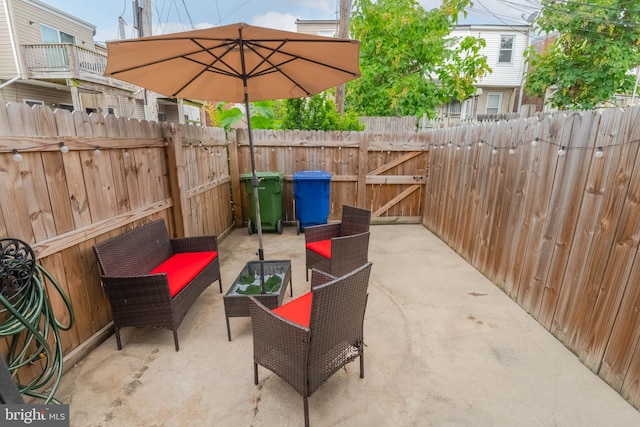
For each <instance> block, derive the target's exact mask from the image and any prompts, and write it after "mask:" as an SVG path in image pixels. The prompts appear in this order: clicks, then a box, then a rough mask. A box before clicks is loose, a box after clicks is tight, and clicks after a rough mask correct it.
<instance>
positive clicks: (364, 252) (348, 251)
mask: <svg viewBox="0 0 640 427" xmlns="http://www.w3.org/2000/svg"><path fill="white" fill-rule="evenodd" d="M369 235H370V232H369V231H367V232H365V233H360V234H353V235H351V236H343V237H335V238H333V239H331V273H332V274H335V275H336V276H342V275H343V274H347V273H348V272H350V271H352V270H355V269H356V268H358V267H360V266H362V265H364V264H366V263H367V261H368V260H369Z"/></svg>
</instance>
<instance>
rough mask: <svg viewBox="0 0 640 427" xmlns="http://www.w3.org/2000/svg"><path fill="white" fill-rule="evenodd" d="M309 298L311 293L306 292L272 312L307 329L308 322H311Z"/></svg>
mask: <svg viewBox="0 0 640 427" xmlns="http://www.w3.org/2000/svg"><path fill="white" fill-rule="evenodd" d="M311 296H312V295H311V292H307V293H306V294H304V295H302V296H299V297H298V298H296V299H294V300H291V301H289V302H288V303H286V304H285V305H281V306H280V307H277V308H274V309H273V312H274V313H276V314H278V315H280V316H282V317H284V318H285V319H287V320H290V321H292V322H294V323H297V324H298V325H300V326H304V327H305V328H308V327H309V321H310V320H311Z"/></svg>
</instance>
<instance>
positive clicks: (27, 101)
mask: <svg viewBox="0 0 640 427" xmlns="http://www.w3.org/2000/svg"><path fill="white" fill-rule="evenodd" d="M24 103H25V104H27V105H28V106H29V107H33V106H34V105H44V101H38V100H37V99H25V100H24Z"/></svg>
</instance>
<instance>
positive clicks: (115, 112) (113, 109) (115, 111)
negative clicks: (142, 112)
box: [107, 106, 118, 116]
mask: <svg viewBox="0 0 640 427" xmlns="http://www.w3.org/2000/svg"><path fill="white" fill-rule="evenodd" d="M107 113H109V114H113V115H114V116H117V115H118V109H117V108H116V107H111V106H109V107H107Z"/></svg>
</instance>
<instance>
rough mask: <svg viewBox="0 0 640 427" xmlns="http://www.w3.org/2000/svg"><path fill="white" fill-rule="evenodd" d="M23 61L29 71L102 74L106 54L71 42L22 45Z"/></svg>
mask: <svg viewBox="0 0 640 427" xmlns="http://www.w3.org/2000/svg"><path fill="white" fill-rule="evenodd" d="M22 50H23V53H24V63H25V65H26V67H27V68H28V69H29V71H30V72H31V73H37V74H40V73H61V74H69V76H68V77H70V78H79V77H80V73H81V72H87V73H91V74H96V75H100V76H102V75H103V73H104V69H105V67H106V65H107V56H106V55H102V54H100V53H97V52H94V51H91V50H88V49H84V48H82V47H79V46H75V45H72V44H29V45H22Z"/></svg>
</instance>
